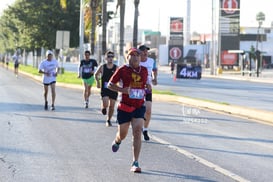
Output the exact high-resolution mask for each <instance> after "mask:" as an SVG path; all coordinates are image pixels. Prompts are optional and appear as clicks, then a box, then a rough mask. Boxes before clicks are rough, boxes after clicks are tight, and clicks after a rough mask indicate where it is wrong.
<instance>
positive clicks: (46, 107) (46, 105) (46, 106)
mask: <svg viewBox="0 0 273 182" xmlns="http://www.w3.org/2000/svg"><path fill="white" fill-rule="evenodd" d="M45 110H48V104H47V101H45Z"/></svg>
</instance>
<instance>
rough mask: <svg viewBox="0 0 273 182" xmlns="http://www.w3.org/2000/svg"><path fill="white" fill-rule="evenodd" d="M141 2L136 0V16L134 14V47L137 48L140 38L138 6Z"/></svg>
mask: <svg viewBox="0 0 273 182" xmlns="http://www.w3.org/2000/svg"><path fill="white" fill-rule="evenodd" d="M139 1H140V0H135V1H134V4H135V14H134V33H133V47H137V38H138V5H139Z"/></svg>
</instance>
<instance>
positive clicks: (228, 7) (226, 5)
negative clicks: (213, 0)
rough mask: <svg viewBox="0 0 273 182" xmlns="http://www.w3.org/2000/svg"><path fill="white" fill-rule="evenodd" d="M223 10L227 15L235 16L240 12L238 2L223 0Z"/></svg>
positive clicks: (235, 0)
mask: <svg viewBox="0 0 273 182" xmlns="http://www.w3.org/2000/svg"><path fill="white" fill-rule="evenodd" d="M222 8H223V10H224V12H225V13H226V14H233V13H235V11H236V10H238V1H237V0H223V4H222Z"/></svg>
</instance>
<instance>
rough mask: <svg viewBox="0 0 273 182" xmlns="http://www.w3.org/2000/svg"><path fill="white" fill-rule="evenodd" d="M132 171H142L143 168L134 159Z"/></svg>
mask: <svg viewBox="0 0 273 182" xmlns="http://www.w3.org/2000/svg"><path fill="white" fill-rule="evenodd" d="M131 172H134V173H141V168H140V167H139V165H138V162H137V161H134V162H133V164H132V167H131Z"/></svg>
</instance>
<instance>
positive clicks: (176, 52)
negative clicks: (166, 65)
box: [170, 47, 182, 60]
mask: <svg viewBox="0 0 273 182" xmlns="http://www.w3.org/2000/svg"><path fill="white" fill-rule="evenodd" d="M181 56H182V51H181V49H180V48H179V47H173V48H171V49H170V57H171V59H174V60H178V59H180V58H181Z"/></svg>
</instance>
